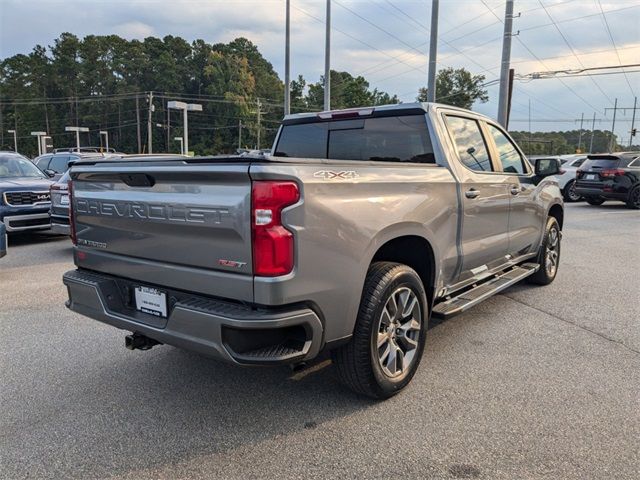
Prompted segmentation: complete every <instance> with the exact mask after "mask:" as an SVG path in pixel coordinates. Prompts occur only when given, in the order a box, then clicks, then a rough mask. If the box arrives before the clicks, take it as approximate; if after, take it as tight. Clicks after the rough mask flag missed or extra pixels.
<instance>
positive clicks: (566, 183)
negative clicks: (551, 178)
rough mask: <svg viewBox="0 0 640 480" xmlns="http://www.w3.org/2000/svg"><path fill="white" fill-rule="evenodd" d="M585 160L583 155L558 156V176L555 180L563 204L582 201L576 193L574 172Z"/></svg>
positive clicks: (585, 157)
mask: <svg viewBox="0 0 640 480" xmlns="http://www.w3.org/2000/svg"><path fill="white" fill-rule="evenodd" d="M586 159H587V156H586V155H584V154H577V155H561V156H560V162H561V166H560V175H558V176H557V177H556V178H557V180H558V186H559V187H560V190H561V191H562V196H563V197H564V201H565V202H577V201H579V200H582V196H580V195H578V194H577V193H576V172H577V171H578V168H580V166H581V165H582V164H583V163H584V162H585V161H586Z"/></svg>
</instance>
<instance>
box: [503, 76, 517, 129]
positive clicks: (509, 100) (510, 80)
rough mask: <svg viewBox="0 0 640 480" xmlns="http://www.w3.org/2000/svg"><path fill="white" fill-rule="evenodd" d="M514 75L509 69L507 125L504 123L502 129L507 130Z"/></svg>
mask: <svg viewBox="0 0 640 480" xmlns="http://www.w3.org/2000/svg"><path fill="white" fill-rule="evenodd" d="M514 75H515V70H514V69H513V68H510V69H509V93H508V96H507V123H505V125H504V128H506V129H508V128H509V118H511V97H512V96H513V76H514Z"/></svg>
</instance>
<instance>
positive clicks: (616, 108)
mask: <svg viewBox="0 0 640 480" xmlns="http://www.w3.org/2000/svg"><path fill="white" fill-rule="evenodd" d="M617 111H618V99H617V98H616V101H615V102H614V104H613V123H612V124H611V138H610V139H609V152H611V150H615V145H613V143H614V142H615V140H614V138H615V137H614V136H613V132H614V131H615V128H616V112H617Z"/></svg>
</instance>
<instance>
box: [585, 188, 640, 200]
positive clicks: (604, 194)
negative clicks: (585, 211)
mask: <svg viewBox="0 0 640 480" xmlns="http://www.w3.org/2000/svg"><path fill="white" fill-rule="evenodd" d="M576 193H577V194H578V195H581V196H583V197H598V198H608V199H612V200H622V201H626V199H627V197H628V196H629V193H628V192H624V193H621V192H612V191H610V190H604V189H603V188H593V187H581V186H579V185H576Z"/></svg>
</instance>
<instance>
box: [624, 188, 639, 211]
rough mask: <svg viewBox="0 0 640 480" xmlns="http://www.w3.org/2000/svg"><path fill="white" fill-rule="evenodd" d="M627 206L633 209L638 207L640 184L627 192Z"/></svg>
mask: <svg viewBox="0 0 640 480" xmlns="http://www.w3.org/2000/svg"><path fill="white" fill-rule="evenodd" d="M627 207H628V208H633V209H635V210H637V209H640V186H637V187H636V188H634V189H633V190H631V193H629V198H628V199H627Z"/></svg>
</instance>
